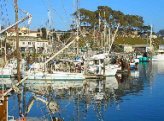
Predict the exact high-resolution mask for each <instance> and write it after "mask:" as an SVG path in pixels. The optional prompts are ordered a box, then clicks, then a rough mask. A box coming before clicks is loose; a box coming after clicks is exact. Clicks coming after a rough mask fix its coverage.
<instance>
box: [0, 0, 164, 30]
mask: <svg viewBox="0 0 164 121" xmlns="http://www.w3.org/2000/svg"><path fill="white" fill-rule="evenodd" d="M1 1H3V0H1ZM1 1H0V4H1V3H2V2H1ZM75 1H76V0H18V5H19V8H21V9H23V10H25V11H28V12H29V13H30V14H32V17H33V18H32V23H31V25H30V26H31V28H32V29H37V28H39V27H45V26H46V22H47V21H48V18H50V17H48V16H50V15H51V20H52V21H51V25H49V24H47V26H50V27H52V26H53V27H55V28H56V29H60V30H67V29H69V27H70V24H71V22H72V20H73V17H72V16H71V14H72V13H73V12H74V11H75V10H76V6H75ZM79 1H80V2H79V8H85V9H89V10H92V11H95V10H96V9H97V6H100V5H104V6H109V7H111V8H112V9H113V10H120V11H122V12H123V13H124V14H134V15H139V16H142V17H143V19H144V21H145V25H153V29H154V31H156V32H157V31H159V30H160V29H164V0H79ZM6 3H7V7H6V8H7V11H8V14H9V15H8V16H9V19H10V22H11V23H12V22H14V11H13V9H14V8H13V0H6ZM24 16H25V15H24V14H23V13H21V12H20V14H19V17H20V18H22V17H24ZM21 26H27V22H24V23H23V24H21Z"/></svg>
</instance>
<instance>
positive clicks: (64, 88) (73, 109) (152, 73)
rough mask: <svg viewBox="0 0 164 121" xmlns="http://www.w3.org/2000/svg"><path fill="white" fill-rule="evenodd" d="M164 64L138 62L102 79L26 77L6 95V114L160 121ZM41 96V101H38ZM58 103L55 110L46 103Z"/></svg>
mask: <svg viewBox="0 0 164 121" xmlns="http://www.w3.org/2000/svg"><path fill="white" fill-rule="evenodd" d="M163 65H164V64H163V63H162V62H151V63H150V62H149V63H147V62H145V63H140V64H139V65H138V66H139V68H138V70H135V71H131V72H130V73H128V74H127V73H125V74H124V73H123V74H118V75H117V76H116V77H107V78H106V80H84V81H61V80H60V81H54V82H49V81H39V80H30V81H26V83H24V84H23V85H22V87H21V90H23V91H21V92H19V94H18V93H11V96H10V97H9V99H8V109H9V116H14V117H15V119H18V118H19V117H20V116H21V115H24V116H25V117H27V119H28V120H29V121H30V120H31V121H32V120H35V121H50V120H53V119H54V120H55V118H56V119H57V118H59V119H61V120H64V121H163V120H164V115H163V112H164V66H163ZM40 99H43V100H45V101H41V100H40ZM46 102H55V103H57V104H58V108H59V110H58V111H53V109H49V108H51V107H49V103H46Z"/></svg>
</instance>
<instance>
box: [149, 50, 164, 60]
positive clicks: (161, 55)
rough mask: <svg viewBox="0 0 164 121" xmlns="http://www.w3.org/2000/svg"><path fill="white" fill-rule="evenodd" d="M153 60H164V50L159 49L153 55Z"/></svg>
mask: <svg viewBox="0 0 164 121" xmlns="http://www.w3.org/2000/svg"><path fill="white" fill-rule="evenodd" d="M152 61H164V51H163V50H158V51H157V54H156V55H154V56H153V57H152Z"/></svg>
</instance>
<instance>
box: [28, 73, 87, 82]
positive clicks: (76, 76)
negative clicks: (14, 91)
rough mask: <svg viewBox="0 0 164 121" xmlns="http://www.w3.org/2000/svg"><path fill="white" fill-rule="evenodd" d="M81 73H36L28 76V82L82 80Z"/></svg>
mask: <svg viewBox="0 0 164 121" xmlns="http://www.w3.org/2000/svg"><path fill="white" fill-rule="evenodd" d="M84 79H85V76H84V75H83V73H70V72H53V73H48V72H37V73H34V72H33V73H30V74H28V80H84Z"/></svg>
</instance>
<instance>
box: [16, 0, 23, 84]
mask: <svg viewBox="0 0 164 121" xmlns="http://www.w3.org/2000/svg"><path fill="white" fill-rule="evenodd" d="M14 8H15V22H17V21H18V0H14ZM15 32H16V53H17V79H18V82H20V79H21V78H20V51H19V32H18V24H16V26H15Z"/></svg>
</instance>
